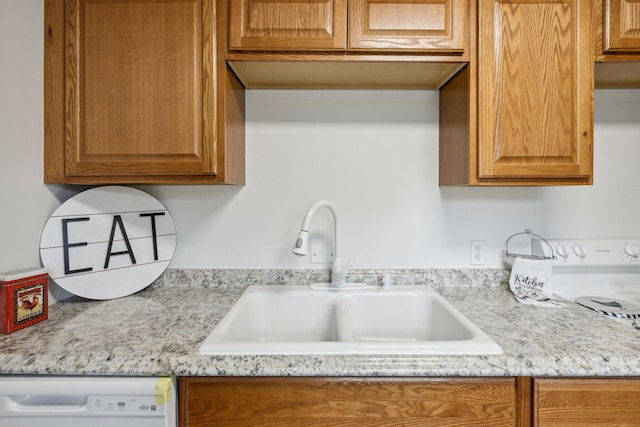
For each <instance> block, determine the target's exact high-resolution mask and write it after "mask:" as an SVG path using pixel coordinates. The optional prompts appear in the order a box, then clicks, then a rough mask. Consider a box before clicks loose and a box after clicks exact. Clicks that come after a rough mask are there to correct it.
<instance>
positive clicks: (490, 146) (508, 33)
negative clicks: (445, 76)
mask: <svg viewBox="0 0 640 427" xmlns="http://www.w3.org/2000/svg"><path fill="white" fill-rule="evenodd" d="M480 3H481V8H480V10H479V15H480V27H481V29H482V30H481V32H480V38H479V52H480V54H479V61H480V62H479V96H478V99H479V107H478V108H479V114H480V116H479V156H480V157H479V177H480V178H489V177H493V178H500V177H502V178H527V177H539V178H545V177H546V178H561V177H564V178H570V177H574V178H581V177H589V176H590V175H591V168H592V166H591V165H592V108H593V105H592V103H593V99H592V98H593V95H592V86H593V62H592V55H591V52H592V50H591V46H592V45H591V40H590V38H591V36H590V34H591V33H590V31H589V30H590V28H591V21H590V19H591V15H590V5H589V4H588V3H586V2H582V1H577V0H573V1H564V2H561V1H557V2H549V1H542V0H540V1H535V0H532V1H520V0H518V1H494V0H482V1H481V2H480Z"/></svg>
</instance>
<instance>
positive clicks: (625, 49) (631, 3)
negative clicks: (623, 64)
mask: <svg viewBox="0 0 640 427" xmlns="http://www.w3.org/2000/svg"><path fill="white" fill-rule="evenodd" d="M603 25H604V28H603V42H604V52H605V53H637V54H640V0H604V21H603Z"/></svg>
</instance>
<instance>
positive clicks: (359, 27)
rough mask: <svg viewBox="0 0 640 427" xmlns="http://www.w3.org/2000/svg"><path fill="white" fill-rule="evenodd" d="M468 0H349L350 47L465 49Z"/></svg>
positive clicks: (440, 51)
mask: <svg viewBox="0 0 640 427" xmlns="http://www.w3.org/2000/svg"><path fill="white" fill-rule="evenodd" d="M468 19H469V10H468V2H467V0H415V1H405V0H349V50H367V49H376V50H384V51H407V50H409V51H425V52H438V53H463V52H464V48H465V38H466V37H465V30H466V29H467V27H468Z"/></svg>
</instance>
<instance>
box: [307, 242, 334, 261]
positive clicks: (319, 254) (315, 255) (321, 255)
mask: <svg viewBox="0 0 640 427" xmlns="http://www.w3.org/2000/svg"><path fill="white" fill-rule="evenodd" d="M331 261H333V248H331V246H324V245H318V246H311V262H312V263H313V264H324V263H329V262H331Z"/></svg>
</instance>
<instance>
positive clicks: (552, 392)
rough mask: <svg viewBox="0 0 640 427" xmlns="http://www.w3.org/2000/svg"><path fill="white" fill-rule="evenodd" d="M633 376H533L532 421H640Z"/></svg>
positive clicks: (559, 425)
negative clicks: (582, 377) (579, 377)
mask: <svg viewBox="0 0 640 427" xmlns="http://www.w3.org/2000/svg"><path fill="white" fill-rule="evenodd" d="M639 395H640V382H639V381H638V380H637V379H623V378H601V379H552V378H537V379H534V396H533V398H534V401H533V410H534V425H535V426H540V427H546V426H549V427H551V426H553V427H564V426H567V427H569V426H572V427H577V426H580V427H590V426H594V427H595V426H599V427H607V426H610V427H612V426H637V425H640V399H639V398H638V396H639Z"/></svg>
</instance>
